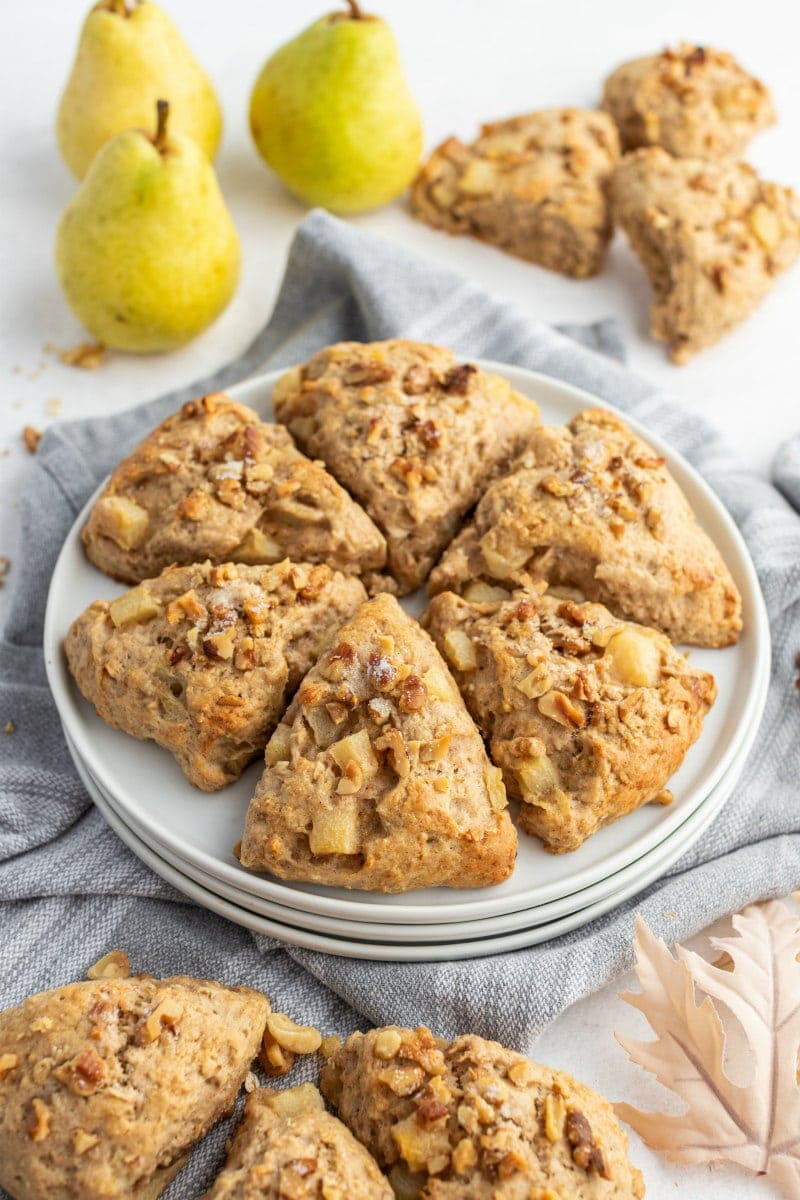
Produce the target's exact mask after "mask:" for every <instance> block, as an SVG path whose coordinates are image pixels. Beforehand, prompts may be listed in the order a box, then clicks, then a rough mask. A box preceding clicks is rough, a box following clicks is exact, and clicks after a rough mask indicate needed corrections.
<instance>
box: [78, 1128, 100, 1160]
mask: <svg viewBox="0 0 800 1200" xmlns="http://www.w3.org/2000/svg"><path fill="white" fill-rule="evenodd" d="M99 1145H100V1138H99V1137H98V1136H97V1134H95V1133H87V1132H86V1130H85V1129H76V1130H75V1132H74V1133H73V1135H72V1149H73V1150H74V1151H75V1153H76V1155H77V1156H78V1157H79V1158H80V1156H81V1155H82V1154H86V1153H87V1152H88V1151H89V1150H94V1148H95V1146H99Z"/></svg>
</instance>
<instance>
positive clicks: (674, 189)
mask: <svg viewBox="0 0 800 1200" xmlns="http://www.w3.org/2000/svg"><path fill="white" fill-rule="evenodd" d="M611 203H612V211H613V214H614V220H615V222H616V223H617V224H618V225H620V226H621V227H622V228H623V229H624V230H625V232H626V234H627V235H628V238H629V239H630V243H631V247H632V249H633V251H634V253H635V254H636V255H637V256H638V258H639V259H640V260H641V263H642V266H643V267H644V269H645V271H646V272H647V277H648V279H649V281H650V284H651V286H652V288H653V291H654V293H655V298H654V302H653V306H652V308H651V310H650V329H651V332H652V334H653V337H654V338H656V339H657V340H658V341H661V342H667V343H668V344H669V349H670V357H671V358H672V360H673V362H676V363H685V362H686V361H687V360H688V359H689V358H691V356H692V355H693V354H696V353H697V351H698V350H702V349H703V348H704V347H705V346H711V345H713V343H714V342H717V341H719V339H720V338H721V337H722V336H723V334H725V333H728V331H729V330H731V329H733V328H734V327H735V326H736V325H738V324H739V322H740V321H743V320H744V319H745V317H748V316H749V315H750V313H751V312H753V310H754V309H755V308H756V307H757V306H758V304H759V303H760V301H761V300H762V299H763V298H764V296H765V295H766V294H767V292H768V291H769V289H770V288H771V287H772V285H773V283H774V282H775V279H776V278H777V276H778V275H780V273H781V272H782V271H785V270H786V268H787V267H790V266H791V265H792V263H793V262H794V261H795V260H796V258H797V256H798V254H800V199H798V197H797V195H796V194H795V193H794V192H793V191H792V190H791V188H785V187H780V186H779V185H778V184H777V183H766V182H764V181H763V180H761V179H759V177H758V175H757V174H756V172H755V171H754V170H753V168H752V167H750V166H748V165H747V163H731V162H721V163H712V162H703V161H702V160H701V159H693V158H672V157H671V156H670V155H669V154H667V152H666V151H665V150H660V149H658V148H653V149H650V150H636V151H635V152H634V153H633V154H630V155H626V157H625V158H624V159H623V160H622V163H621V164H620V166H619V167H618V168H617V170H616V171H615V172H614V176H613V178H612V181H611Z"/></svg>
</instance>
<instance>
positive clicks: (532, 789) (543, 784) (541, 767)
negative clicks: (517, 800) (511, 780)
mask: <svg viewBox="0 0 800 1200" xmlns="http://www.w3.org/2000/svg"><path fill="white" fill-rule="evenodd" d="M516 776H517V779H518V780H519V785H520V788H521V790H522V799H523V800H524V801H525V802H526V803H527V804H539V803H540V802H541V801H542V800H547V799H548V798H549V797H551V796H553V795H554V794H555V793H556V792H558V791H559V790H560V788H561V780H560V779H559V777H558V771H557V770H556V768H555V767H554V765H553V763H552V762H551V761H550V759H549V758H548V757H547V755H546V754H542V755H541V756H540V757H539V758H529V759H526V760H525V761H524V762H523V763H522V764H521V765H520V766H518V767H517V768H516Z"/></svg>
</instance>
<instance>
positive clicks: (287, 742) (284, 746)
mask: <svg viewBox="0 0 800 1200" xmlns="http://www.w3.org/2000/svg"><path fill="white" fill-rule="evenodd" d="M291 744H292V734H291V730H290V729H289V726H288V725H279V726H278V727H277V729H276V730H275V732H274V733H273V735H272V737H271V738H270V739H269V741H268V742H267V747H266V749H265V751H264V759H265V761H266V764H267V766H268V767H274V766H275V763H279V762H288V761H289V749H290V746H291Z"/></svg>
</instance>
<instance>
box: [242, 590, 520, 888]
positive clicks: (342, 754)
mask: <svg viewBox="0 0 800 1200" xmlns="http://www.w3.org/2000/svg"><path fill="white" fill-rule="evenodd" d="M266 761H267V767H266V770H265V771H264V774H263V775H262V777H261V780H260V781H259V784H258V787H257V788H256V793H255V796H254V797H253V799H252V800H251V802H250V808H249V810H248V813H247V819H246V822H245V831H244V839H243V841H242V848H241V862H242V865H243V866H245V867H251V868H253V869H254V870H257V871H270V872H271V873H272V874H273V875H278V876H280V877H281V878H283V879H300V880H305V881H307V882H313V883H326V884H336V885H338V886H339V887H347V888H364V889H369V890H371V891H379V892H404V891H409V890H410V889H412V888H419V887H436V886H440V885H444V886H448V887H462V888H467V887H485V886H487V885H489V884H493V883H499V882H500V881H501V880H503V879H506V878H507V877H508V876H509V875H510V874H511V871H512V869H513V866H514V857H515V854H516V848H517V835H516V831H515V830H514V827H513V825H512V824H511V821H510V819H509V816H508V812H507V811H506V795H505V789H504V787H503V784H502V780H501V777H500V772H499V771H498V770H497V768H496V767H493V766H492V765H491V763H490V762H489V759H488V758H487V756H486V751H485V749H484V746H483V742H482V740H481V737H480V734H479V733H478V731H477V729H476V728H475V725H474V724H473V721H472V718H471V717H470V715H469V713H468V712H467V710H466V708H465V707H464V702H463V700H462V699H461V696H460V695H459V693H458V689H457V688H456V685H455V683H454V682H453V678H452V676H451V675H450V672H449V671H448V669H447V667H446V666H445V664H444V662H443V660H442V659H441V657H440V655H439V652H438V650H437V649H436V647H435V646H434V644H433V642H432V641H431V639H430V638H429V637H428V635H427V633H425V632H424V631H423V630H422V629H421V628H420V626H419V625H418V624H417V622H416V621H414V620H413V619H412V618H411V617H409V616H407V615H406V614H405V613H404V612H403V610H402V609H401V608H400V606H399V604H398V603H397V601H396V600H395V599H394V597H392V596H389V595H385V594H383V595H379V596H376V597H375V599H373V600H370V601H368V602H367V603H366V604H364V605H362V607H361V608H360V609H359V610H358V612H357V613H356V614H355V616H354V617H353V618H352V619H351V620H350V621H349V622H348V623H347V624H346V625H343V626H342V628H341V629H340V630H339V632H338V633H337V635H336V637H335V639H334V640H333V642H332V643H331V645H330V646H329V647H328V649H327V650H326V651H325V653H324V654H323V655H322V657H321V658H320V660H319V662H318V663H317V665H316V666H315V667H313V668H312V669H311V671H309V673H308V675H307V676H306V678H305V679H304V680H303V682H302V684H301V685H300V689H299V691H298V693H297V696H296V697H295V699H294V701H293V703H292V705H291V707H290V708H289V711H288V712H287V714H286V716H285V717H284V719H283V721H282V722H281V724H280V725H279V726H278V728H277V729H276V730H275V733H274V734H273V735H272V739H271V740H270V741H269V743H268V744H267V749H266Z"/></svg>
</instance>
